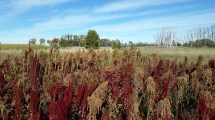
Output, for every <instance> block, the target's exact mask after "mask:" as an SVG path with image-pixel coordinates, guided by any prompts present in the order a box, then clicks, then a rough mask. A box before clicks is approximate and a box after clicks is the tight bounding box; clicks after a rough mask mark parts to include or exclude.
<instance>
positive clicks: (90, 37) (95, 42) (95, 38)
mask: <svg viewBox="0 0 215 120" xmlns="http://www.w3.org/2000/svg"><path fill="white" fill-rule="evenodd" d="M85 42H86V48H95V49H97V48H99V43H100V38H99V35H98V34H97V32H96V31H95V30H89V31H88V33H87V36H86V39H85Z"/></svg>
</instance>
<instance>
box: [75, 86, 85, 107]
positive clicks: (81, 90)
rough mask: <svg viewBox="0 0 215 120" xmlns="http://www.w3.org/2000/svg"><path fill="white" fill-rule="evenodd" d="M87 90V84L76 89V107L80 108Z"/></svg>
mask: <svg viewBox="0 0 215 120" xmlns="http://www.w3.org/2000/svg"><path fill="white" fill-rule="evenodd" d="M85 88H86V83H82V84H81V85H79V86H78V87H77V88H76V96H75V98H74V107H75V108H78V106H79V105H80V103H81V101H82V99H83V96H84V92H85Z"/></svg>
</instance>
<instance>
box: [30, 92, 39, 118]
mask: <svg viewBox="0 0 215 120" xmlns="http://www.w3.org/2000/svg"><path fill="white" fill-rule="evenodd" d="M30 96H31V101H30V109H31V113H32V120H39V119H40V114H39V92H38V91H37V89H36V90H34V89H31V94H30Z"/></svg>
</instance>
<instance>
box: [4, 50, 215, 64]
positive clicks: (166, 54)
mask: <svg viewBox="0 0 215 120" xmlns="http://www.w3.org/2000/svg"><path fill="white" fill-rule="evenodd" d="M137 49H138V50H141V51H142V52H143V53H145V54H146V55H150V54H157V55H158V56H159V57H161V58H165V59H169V60H175V59H177V60H178V61H182V60H183V59H184V57H185V56H187V57H188V60H189V62H194V61H197V59H198V57H199V56H200V55H202V56H203V58H204V60H203V63H205V62H207V61H208V60H210V59H215V48H184V47H177V48H157V47H139V48H137ZM78 50H80V51H81V52H86V51H87V49H85V48H84V47H69V48H60V52H61V53H68V52H76V51H78ZM102 50H108V51H113V49H112V48H111V47H100V48H99V49H98V50H97V51H102ZM21 51H22V50H12V49H10V50H0V63H1V61H2V59H5V58H6V57H7V56H8V55H17V54H19V53H20V52H21Z"/></svg>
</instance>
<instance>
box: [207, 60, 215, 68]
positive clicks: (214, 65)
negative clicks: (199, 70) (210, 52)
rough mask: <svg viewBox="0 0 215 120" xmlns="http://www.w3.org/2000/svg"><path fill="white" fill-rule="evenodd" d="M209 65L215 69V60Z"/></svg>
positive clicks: (210, 61) (209, 62)
mask: <svg viewBox="0 0 215 120" xmlns="http://www.w3.org/2000/svg"><path fill="white" fill-rule="evenodd" d="M208 65H209V66H210V68H215V60H209V61H208Z"/></svg>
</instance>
